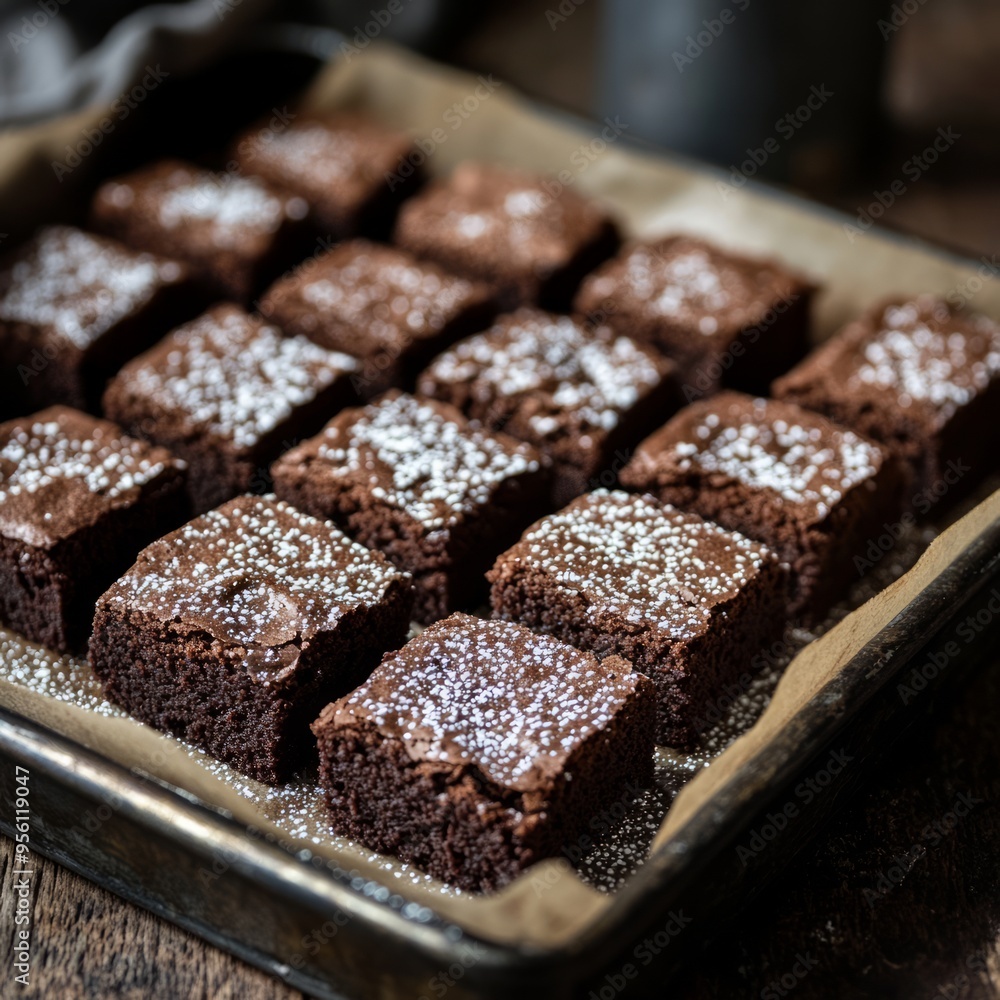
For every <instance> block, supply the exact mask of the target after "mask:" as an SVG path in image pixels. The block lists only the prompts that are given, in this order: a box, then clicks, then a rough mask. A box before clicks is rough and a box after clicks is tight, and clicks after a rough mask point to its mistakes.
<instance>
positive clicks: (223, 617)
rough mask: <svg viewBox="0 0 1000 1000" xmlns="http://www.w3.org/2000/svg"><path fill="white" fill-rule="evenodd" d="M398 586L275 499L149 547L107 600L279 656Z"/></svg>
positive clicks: (275, 660) (256, 501) (254, 501)
mask: <svg viewBox="0 0 1000 1000" xmlns="http://www.w3.org/2000/svg"><path fill="white" fill-rule="evenodd" d="M402 578H403V574H401V573H400V572H399V571H398V570H397V569H395V568H394V567H393V566H392V565H391V564H389V563H388V562H387V561H386V560H384V559H382V558H381V557H380V556H378V555H376V554H375V553H372V552H370V551H369V550H368V549H366V548H365V547H364V546H362V545H359V544H358V543H356V542H352V541H351V540H350V539H349V538H347V536H346V535H344V534H343V533H342V532H341V531H339V530H338V529H337V528H335V527H334V526H333V525H331V524H328V523H327V522H325V521H320V520H318V519H316V518H313V517H309V516H307V515H306V514H303V513H301V512H300V511H298V510H296V509H295V508H294V507H291V506H289V505H288V504H286V503H283V502H282V501H279V500H275V499H273V498H271V497H249V496H246V497H237V498H236V499H235V500H230V501H229V502H227V503H225V504H223V505H222V506H221V507H219V508H217V509H216V510H213V511H210V512H209V513H207V514H203V515H202V516H201V517H198V518H196V519H195V520H193V521H191V522H189V523H188V524H186V525H185V526H184V527H182V528H180V529H178V530H177V531H175V532H173V533H172V534H170V535H167V536H166V537H165V538H162V539H160V541H158V542H154V543H153V544H152V545H151V546H149V547H148V548H146V549H145V550H144V551H143V552H142V553H141V554H140V556H139V559H138V561H137V562H136V565H135V566H134V567H133V568H132V569H131V570H129V572H128V573H127V574H126V575H125V576H124V577H123V578H122V579H121V580H120V581H119V582H118V583H117V584H116V585H115V586H114V587H113V588H112V590H111V591H109V592H108V594H107V595H106V596H105V598H104V600H106V601H108V602H110V603H113V604H114V603H117V604H124V605H126V606H127V607H129V608H134V609H138V610H141V611H142V612H143V613H145V614H147V615H153V616H155V617H156V618H158V619H159V620H161V621H174V622H177V623H178V624H179V625H180V626H181V627H184V626H188V627H200V628H206V629H207V630H209V631H210V633H211V634H212V635H213V636H215V637H216V638H219V639H222V640H223V641H226V642H230V643H238V644H240V645H243V646H265V647H267V648H266V650H265V651H264V653H265V658H264V660H263V661H262V662H260V663H258V664H257V666H258V668H260V667H265V668H266V667H272V668H275V669H280V667H281V666H282V665H283V664H286V663H287V662H288V658H287V656H284V657H283V655H282V650H281V649H280V647H281V646H282V645H284V644H288V643H294V642H296V641H297V640H298V639H299V637H303V636H308V635H311V634H313V633H315V632H317V631H320V630H322V629H330V628H333V627H334V626H335V625H336V624H337V622H338V621H339V620H340V618H341V617H342V616H343V615H344V613H345V612H346V611H349V610H351V609H352V608H355V607H357V606H358V605H365V606H369V607H371V606H373V605H375V604H377V603H378V602H379V601H380V600H381V599H382V598H383V597H384V595H385V592H386V588H387V587H388V586H389V584H390V583H392V582H393V581H397V580H400V579H402ZM268 657H269V659H268Z"/></svg>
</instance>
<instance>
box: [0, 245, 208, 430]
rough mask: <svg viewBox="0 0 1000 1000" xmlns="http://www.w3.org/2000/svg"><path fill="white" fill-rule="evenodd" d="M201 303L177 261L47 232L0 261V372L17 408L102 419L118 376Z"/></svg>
mask: <svg viewBox="0 0 1000 1000" xmlns="http://www.w3.org/2000/svg"><path fill="white" fill-rule="evenodd" d="M200 304H201V302H200V297H199V296H198V295H197V294H196V292H195V291H194V289H193V287H192V283H191V281H190V280H189V272H188V269H187V267H186V266H185V265H183V264H181V263H179V262H178V261H174V260H168V259H166V258H165V257H160V256H155V255H153V254H148V253H137V252H135V251H133V250H130V249H128V248H127V247H125V246H122V245H121V244H120V243H117V242H115V241H114V240H109V239H107V238H105V237H103V236H95V235H93V234H91V233H86V232H84V231H83V230H80V229H74V228H73V227H71V226H49V227H46V228H44V229H41V230H39V231H38V232H37V233H36V234H35V235H34V236H33V237H32V238H31V239H29V240H28V241H27V242H26V243H24V244H23V245H22V246H21V247H19V248H18V249H16V250H14V251H12V252H11V253H9V254H7V255H6V257H5V258H4V260H3V262H2V263H0V364H2V365H3V366H4V367H5V368H6V369H7V383H8V386H9V388H10V390H11V392H12V394H13V396H14V401H13V402H14V405H15V406H17V407H19V408H24V409H29V410H34V409H38V408H40V407H44V406H49V405H52V404H56V403H62V404H65V405H67V406H73V407H75V408H77V409H83V410H91V411H95V410H96V409H97V408H98V407H99V404H100V399H101V393H102V392H103V391H104V386H105V384H106V383H107V380H108V379H109V378H110V377H111V376H112V375H113V374H114V373H115V371H117V369H118V368H120V367H121V366H122V365H123V364H124V363H125V362H126V361H127V360H128V359H129V358H132V357H134V356H135V355H136V354H138V353H139V352H140V351H143V350H145V349H146V348H147V347H150V346H151V345H152V344H154V343H155V342H156V341H157V340H159V338H160V337H161V336H163V334H165V333H166V332H167V331H168V330H169V329H171V327H173V326H175V325H176V324H177V323H180V322H181V321H183V320H184V319H186V318H187V317H188V316H190V315H193V314H194V313H195V312H196V311H197V309H198V308H199V306H200Z"/></svg>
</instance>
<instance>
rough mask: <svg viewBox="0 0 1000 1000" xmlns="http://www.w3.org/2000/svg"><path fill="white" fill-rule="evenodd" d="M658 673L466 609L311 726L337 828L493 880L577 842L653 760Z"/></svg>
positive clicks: (390, 660) (422, 861)
mask: <svg viewBox="0 0 1000 1000" xmlns="http://www.w3.org/2000/svg"><path fill="white" fill-rule="evenodd" d="M655 714H656V697H655V691H654V689H653V685H652V684H651V683H650V682H649V680H648V679H647V678H645V677H643V676H642V675H641V674H639V673H637V672H635V671H633V670H632V668H631V666H630V664H628V663H627V662H625V661H624V660H622V659H620V658H619V657H608V658H606V659H605V660H604V661H603V662H600V661H598V660H597V659H596V658H595V657H594V656H592V655H590V654H586V653H582V652H580V651H579V650H576V649H573V648H572V647H570V646H567V645H564V644H563V643H561V642H558V641H557V640H555V639H552V638H551V637H548V636H539V635H535V634H533V633H532V632H530V631H529V630H528V629H526V628H522V627H520V626H518V625H513V624H510V623H507V622H498V621H492V622H491V621H484V620H482V619H479V618H473V617H471V616H469V615H463V614H455V615H452V616H451V617H449V618H447V619H445V620H444V621H441V622H437V623H436V624H434V625H431V626H430V627H428V628H427V629H425V630H424V631H423V632H422V633H421V634H420V635H418V636H417V637H416V638H415V639H411V640H410V642H408V643H407V644H406V645H405V646H404V647H403V648H402V649H401V650H399V651H398V652H396V653H390V654H388V655H387V656H386V657H384V658H383V660H382V663H381V664H380V666H379V667H378V668H377V669H376V670H375V672H374V673H373V674H372V675H371V677H369V678H368V680H367V681H366V682H365V683H364V684H362V685H361V687H360V688H358V689H357V690H356V691H354V692H352V693H351V694H350V695H348V696H347V697H345V698H343V699H341V700H340V701H338V702H336V703H334V704H331V705H329V706H327V708H325V709H324V710H323V713H322V715H321V716H320V717H319V719H318V720H317V721H316V723H315V724H314V726H313V731H314V733H315V734H316V736H317V738H318V741H319V751H320V782H321V785H322V787H323V790H324V795H325V798H326V801H327V805H328V808H329V810H330V816H331V820H332V823H333V826H334V828H335V829H336V830H337V831H338V832H339V833H341V834H343V835H345V836H349V837H353V838H356V839H358V840H360V841H361V842H362V843H364V844H366V845H367V846H368V847H370V848H372V849H373V850H376V851H380V852H382V853H385V854H394V855H396V856H397V857H399V858H400V859H401V860H403V861H405V862H407V863H410V864H414V865H417V866H418V867H419V868H421V869H423V870H424V871H427V872H429V873H430V874H431V875H432V876H434V877H435V878H438V879H440V880H442V881H444V882H448V883H450V884H452V885H455V886H458V887H460V888H463V889H468V890H475V891H479V890H489V889H495V888H497V887H498V886H500V885H503V884H504V883H506V882H508V881H510V880H511V879H513V878H515V877H516V876H517V875H518V874H519V873H520V872H521V871H523V870H524V869H525V868H527V867H528V866H529V865H531V864H534V863H535V862H537V861H540V860H541V859H543V858H545V857H551V856H553V855H557V854H559V853H560V852H561V850H562V848H564V847H566V846H567V845H569V844H571V843H573V842H575V840H576V837H577V836H578V835H579V833H580V831H582V830H586V829H589V826H588V824H589V821H590V820H591V819H593V818H594V817H595V816H597V815H599V814H600V812H601V810H602V809H603V808H605V807H606V806H607V805H608V804H609V803H611V802H613V801H614V800H615V799H616V798H617V797H619V796H620V795H621V794H622V789H623V788H625V787H626V786H627V783H629V782H633V783H640V784H641V783H645V782H648V781H649V779H650V778H651V775H652V754H653V736H654V726H655Z"/></svg>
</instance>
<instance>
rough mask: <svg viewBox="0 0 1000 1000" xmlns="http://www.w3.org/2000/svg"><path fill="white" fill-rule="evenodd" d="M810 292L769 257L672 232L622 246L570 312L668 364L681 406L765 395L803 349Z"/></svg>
mask: <svg viewBox="0 0 1000 1000" xmlns="http://www.w3.org/2000/svg"><path fill="white" fill-rule="evenodd" d="M813 292H814V288H813V286H812V285H811V284H810V283H809V282H808V281H806V280H805V279H804V278H801V277H800V276H798V275H796V274H793V273H792V272H791V271H789V270H787V269H786V268H784V267H782V266H781V265H780V264H777V263H775V262H773V261H768V260H758V259H755V258H751V257H746V256H742V255H739V254H734V253H730V252H728V251H725V250H721V249H720V248H718V247H715V246H713V245H712V244H710V243H707V242H705V241H704V240H701V239H697V238H696V237H693V236H671V237H667V238H665V239H662V240H657V241H654V242H650V243H633V244H631V245H629V246H627V247H626V248H624V249H623V250H622V252H621V253H620V254H618V256H617V257H615V258H614V259H612V260H610V261H608V262H607V263H606V264H605V265H604V266H603V267H601V268H599V269H598V270H597V271H595V272H594V274H592V275H590V276H589V277H588V278H587V279H586V280H585V281H584V283H583V285H582V287H581V288H580V292H579V294H578V295H577V297H576V300H575V302H574V307H575V308H576V309H577V310H579V311H580V312H581V313H584V314H585V315H590V316H596V317H599V318H600V319H601V321H602V322H605V323H607V324H608V325H609V326H611V327H612V328H613V329H615V330H617V331H618V332H619V333H623V334H626V335H628V336H630V337H635V338H636V339H637V340H641V341H645V342H648V343H650V344H655V345H656V346H657V347H659V348H660V349H661V350H662V351H663V352H664V353H666V354H667V355H668V356H670V357H672V358H674V360H676V361H677V363H678V364H679V365H680V366H681V369H682V375H683V379H684V391H685V398H686V399H687V401H688V402H690V401H692V400H694V399H698V398H700V397H702V396H705V395H710V394H711V393H713V392H715V391H716V390H717V389H719V388H720V387H722V386H729V387H731V388H735V389H742V390H744V391H747V392H764V391H765V390H766V389H767V386H768V384H769V383H770V381H771V379H773V378H774V377H775V376H776V375H780V374H781V373H782V372H784V371H786V370H787V369H788V368H789V367H790V366H791V365H793V364H794V363H795V362H796V361H798V360H799V358H801V357H802V355H803V354H804V353H805V351H806V348H807V344H808V334H809V305H810V301H811V299H812V295H813Z"/></svg>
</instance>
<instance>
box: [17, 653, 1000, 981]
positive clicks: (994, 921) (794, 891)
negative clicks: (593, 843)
mask: <svg viewBox="0 0 1000 1000" xmlns="http://www.w3.org/2000/svg"><path fill="white" fill-rule="evenodd" d="M998 707H1000V658H998V660H997V662H996V663H995V664H993V665H991V666H990V667H988V668H985V669H983V670H981V671H980V672H979V673H978V674H976V675H975V676H974V677H972V678H971V679H968V680H966V681H965V682H963V683H962V685H961V687H960V689H956V690H951V691H947V692H945V694H944V695H943V696H940V697H939V698H938V703H937V704H936V705H935V707H934V714H933V715H932V716H930V717H929V718H927V719H925V720H922V721H921V722H919V723H917V724H916V725H915V727H914V728H913V729H911V730H910V731H909V733H908V734H907V735H906V736H905V737H904V738H903V739H902V740H901V741H900V742H898V743H897V744H896V746H895V747H893V748H892V749H891V750H889V751H887V752H886V753H885V755H884V757H883V758H882V759H881V760H879V761H878V762H877V763H876V764H875V765H874V766H873V767H872V768H871V771H870V773H869V775H868V778H867V780H866V781H865V783H864V784H863V785H862V786H861V788H860V789H859V791H858V793H857V795H856V796H855V798H854V799H853V800H852V801H851V802H850V803H849V804H848V805H847V806H846V807H845V809H844V812H843V815H842V816H841V817H840V818H839V819H838V820H837V821H836V823H835V824H834V825H833V826H832V827H831V828H830V829H828V830H827V831H825V832H824V833H823V834H822V835H821V836H820V837H819V839H818V840H817V841H815V842H814V844H813V845H812V846H810V847H809V848H807V849H806V850H805V851H804V852H803V853H802V854H801V855H800V856H799V857H798V858H797V859H796V860H795V861H794V862H793V863H792V865H791V867H790V868H789V869H788V871H787V873H786V874H785V875H784V876H783V877H782V878H781V879H780V880H779V881H778V882H777V883H775V884H773V885H772V887H771V888H769V889H768V890H767V891H766V892H765V893H764V894H763V895H762V896H760V897H758V898H757V899H756V900H754V901H753V902H752V903H751V904H750V905H749V908H748V909H747V910H746V911H745V912H744V914H743V915H742V916H740V917H738V918H736V920H735V921H734V926H733V927H732V928H731V929H730V930H728V931H726V932H725V933H724V934H723V935H722V936H721V937H719V938H717V939H716V940H715V941H714V942H711V943H707V944H705V945H704V946H701V947H699V948H698V949H695V950H693V951H692V954H691V956H690V960H689V966H688V971H687V972H686V973H685V974H684V975H683V976H682V978H681V980H680V982H678V983H676V984H675V986H674V988H673V989H671V990H670V993H669V995H670V996H671V997H672V998H677V1000H703V998H704V1000H708V998H713V1000H717V998H728V997H733V998H736V997H762V998H765V1000H775V998H780V997H785V996H789V995H792V994H793V993H794V996H795V998H796V1000H809V998H824V1000H825V998H840V997H851V998H865V997H871V998H893V997H899V998H906V1000H910V998H913V1000H957V998H962V1000H979V998H987V997H1000V985H998V984H1000V947H998V927H1000V850H998V848H1000V809H998V801H1000V795H998V793H1000V712H998V711H997V709H998ZM34 861H35V863H36V865H37V866H38V867H37V871H38V875H36V877H35V878H34V879H33V880H32V883H31V884H32V886H33V887H34V891H35V896H34V899H33V901H32V908H33V915H34V930H33V942H34V943H33V954H32V961H33V970H32V977H31V978H32V982H31V985H30V987H29V988H27V989H22V988H18V990H17V993H16V994H15V993H14V992H13V991H12V990H11V977H12V974H11V975H8V974H7V972H6V970H9V969H10V968H11V963H12V957H11V934H10V929H11V928H12V926H13V923H12V920H13V911H12V906H13V902H12V900H11V898H9V897H8V896H5V897H4V898H3V901H2V903H0V929H2V930H3V933H2V940H0V968H2V969H3V970H4V972H3V973H0V977H2V978H0V996H3V997H7V996H15V995H16V996H19V997H39V998H60V1000H62V998H65V1000H71V998H77V997H86V998H94V997H102V998H103V997H118V996H121V997H129V998H132V997H134V998H140V997H141V998H161V997H162V998H170V1000H174V998H202V997H204V998H230V997H231V998H236V997H239V998H241V1000H257V998H268V1000H272V998H273V1000H279V998H280V1000H285V998H292V997H301V996H302V994H301V993H299V992H298V991H296V990H292V989H289V988H288V987H287V986H285V985H284V984H282V983H280V982H278V981H276V980H274V979H272V978H271V977H269V976H267V975H265V974H264V973H262V972H258V971H256V970H255V969H252V968H250V967H249V966H246V965H244V964H243V963H241V962H240V961H238V960H236V959H234V958H231V957H230V956H228V955H226V954H223V953H222V952H220V951H218V950H217V949H215V948H212V947H210V946H208V945H206V944H203V943H202V942H201V941H199V940H198V939H197V938H194V937H192V936H191V935H189V934H187V933H185V932H184V931H181V930H179V929H178V928H176V927H173V926H172V925H170V924H168V923H165V922H164V921H162V920H159V919H158V918H156V917H154V916H152V915H150V914H148V913H146V912H144V911H143V910H140V909H138V908H136V907H135V906H132V905H130V904H128V903H125V902H123V901H121V900H119V899H118V898H116V897H115V896H112V895H111V894H110V893H108V892H106V891H104V890H103V889H100V888H97V887H96V886H94V885H92V884H90V883H88V882H86V881H84V880H83V879H80V878H78V877H77V876H75V875H73V874H71V873H70V872H67V871H66V870H64V869H63V868H61V867H60V866H58V865H56V864H53V863H51V862H47V861H44V860H43V859H41V858H37V857H36V858H34ZM11 862H12V850H11V844H10V842H9V841H6V840H5V841H4V842H3V844H2V853H0V879H2V884H3V885H5V886H6V885H8V884H9V883H8V874H7V872H8V866H10V865H11ZM626 995H627V996H643V995H648V996H663V988H662V985H661V984H657V983H652V984H644V985H640V986H639V987H637V988H630V989H629V990H627V991H626Z"/></svg>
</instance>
